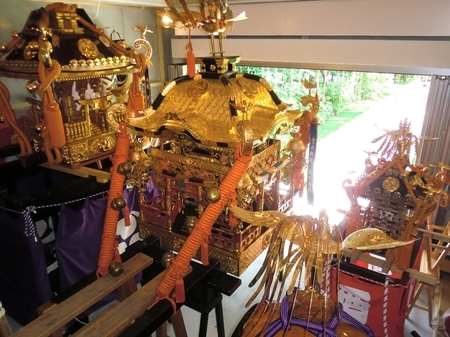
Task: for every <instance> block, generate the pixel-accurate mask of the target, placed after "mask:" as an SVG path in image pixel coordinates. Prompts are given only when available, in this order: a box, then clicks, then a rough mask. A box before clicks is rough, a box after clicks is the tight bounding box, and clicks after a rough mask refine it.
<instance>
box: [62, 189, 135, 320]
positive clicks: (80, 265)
mask: <svg viewBox="0 0 450 337" xmlns="http://www.w3.org/2000/svg"><path fill="white" fill-rule="evenodd" d="M124 198H125V200H126V201H127V205H128V207H129V210H130V223H131V225H130V226H129V227H125V225H124V223H125V221H124V220H123V212H122V211H120V214H119V222H118V234H120V235H119V238H118V241H119V248H122V249H123V250H124V249H125V248H126V247H127V246H128V245H130V244H132V243H133V242H135V241H137V240H139V228H138V225H137V217H138V215H139V195H138V193H137V190H136V189H135V188H134V189H132V190H125V191H124ZM107 199H108V197H107V196H103V197H91V198H86V199H85V200H84V201H83V202H82V203H81V204H80V203H79V202H77V203H75V204H66V205H62V206H61V212H60V215H59V225H58V230H57V234H56V244H55V246H56V254H57V258H58V267H59V272H60V281H61V290H64V289H67V288H68V287H70V286H71V285H73V284H74V283H76V282H78V281H79V280H80V279H82V278H83V277H84V276H86V275H89V274H91V273H92V272H95V271H96V270H97V263H98V255H99V252H100V245H101V238H102V232H103V223H104V219H105V213H106V206H107V205H106V203H107ZM136 281H137V282H139V281H140V276H139V277H137V280H136ZM115 298H116V296H115V293H112V294H110V295H108V296H106V297H105V298H104V299H103V300H102V301H100V302H99V303H97V304H96V305H94V306H93V307H91V308H90V309H88V310H87V311H86V312H84V313H83V314H82V315H80V316H86V315H89V314H91V313H92V312H94V311H95V310H97V309H99V308H100V307H102V306H104V305H106V304H107V303H109V302H111V301H112V300H114V299H115Z"/></svg>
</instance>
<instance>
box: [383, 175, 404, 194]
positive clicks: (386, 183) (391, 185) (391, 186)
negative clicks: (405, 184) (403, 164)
mask: <svg viewBox="0 0 450 337" xmlns="http://www.w3.org/2000/svg"><path fill="white" fill-rule="evenodd" d="M399 187H400V181H399V180H398V179H397V178H394V177H387V178H386V179H384V180H383V189H384V190H385V191H386V192H395V191H397V190H398V189H399Z"/></svg>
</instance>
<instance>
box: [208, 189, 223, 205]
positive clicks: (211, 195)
mask: <svg viewBox="0 0 450 337" xmlns="http://www.w3.org/2000/svg"><path fill="white" fill-rule="evenodd" d="M206 200H208V201H209V202H212V203H215V202H217V201H219V200H220V190H219V189H218V188H217V187H210V188H208V189H207V190H206Z"/></svg>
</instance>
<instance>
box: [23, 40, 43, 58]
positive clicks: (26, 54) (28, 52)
mask: <svg viewBox="0 0 450 337" xmlns="http://www.w3.org/2000/svg"><path fill="white" fill-rule="evenodd" d="M38 52H39V42H38V41H36V40H32V41H30V42H28V43H27V45H26V46H25V49H24V50H23V58H24V59H25V60H28V61H30V60H33V59H35V58H36V55H37V54H38Z"/></svg>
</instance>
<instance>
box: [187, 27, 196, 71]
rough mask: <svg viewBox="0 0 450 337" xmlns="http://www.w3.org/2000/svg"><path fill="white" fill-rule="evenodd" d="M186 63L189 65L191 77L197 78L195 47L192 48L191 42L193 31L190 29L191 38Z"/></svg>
mask: <svg viewBox="0 0 450 337" xmlns="http://www.w3.org/2000/svg"><path fill="white" fill-rule="evenodd" d="M186 50H187V52H186V63H187V74H188V75H189V77H194V76H195V55H194V47H193V46H192V40H191V29H190V28H189V37H188V43H187V45H186Z"/></svg>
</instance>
